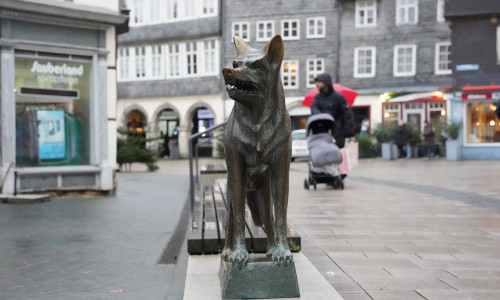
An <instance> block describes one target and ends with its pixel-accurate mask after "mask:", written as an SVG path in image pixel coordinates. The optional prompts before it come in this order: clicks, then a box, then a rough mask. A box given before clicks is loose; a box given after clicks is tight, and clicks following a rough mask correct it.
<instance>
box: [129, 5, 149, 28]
mask: <svg viewBox="0 0 500 300" xmlns="http://www.w3.org/2000/svg"><path fill="white" fill-rule="evenodd" d="M145 4H146V2H145V0H132V5H131V7H132V11H131V15H132V16H131V20H132V24H136V25H140V24H143V23H144V6H145Z"/></svg>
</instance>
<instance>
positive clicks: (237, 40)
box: [233, 36, 248, 56]
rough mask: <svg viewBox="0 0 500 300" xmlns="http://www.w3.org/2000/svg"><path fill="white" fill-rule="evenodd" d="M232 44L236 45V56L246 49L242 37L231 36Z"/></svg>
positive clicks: (246, 46)
mask: <svg viewBox="0 0 500 300" xmlns="http://www.w3.org/2000/svg"><path fill="white" fill-rule="evenodd" d="M233 41H234V46H235V47H236V56H240V54H242V53H243V52H245V51H247V49H248V44H247V43H245V41H244V40H243V39H241V38H240V37H237V36H233Z"/></svg>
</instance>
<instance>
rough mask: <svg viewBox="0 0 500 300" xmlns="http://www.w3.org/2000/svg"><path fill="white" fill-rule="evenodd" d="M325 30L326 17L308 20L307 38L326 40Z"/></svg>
mask: <svg viewBox="0 0 500 300" xmlns="http://www.w3.org/2000/svg"><path fill="white" fill-rule="evenodd" d="M325 28H326V26H325V17H317V18H309V19H307V38H324V37H325Z"/></svg>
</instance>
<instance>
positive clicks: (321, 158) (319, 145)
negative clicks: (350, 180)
mask: <svg viewBox="0 0 500 300" xmlns="http://www.w3.org/2000/svg"><path fill="white" fill-rule="evenodd" d="M306 131H307V146H308V148H309V176H308V178H306V179H304V188H305V189H306V190H309V186H311V185H312V186H314V189H316V184H318V183H326V184H327V185H331V186H332V187H333V188H334V189H342V190H343V189H344V182H343V181H342V178H341V177H340V174H339V164H340V163H341V162H342V153H341V152H340V149H339V147H338V146H337V145H335V143H334V142H333V135H334V133H335V120H334V119H333V117H332V116H331V115H330V114H326V113H322V114H316V115H312V116H311V117H309V118H308V119H307V122H306Z"/></svg>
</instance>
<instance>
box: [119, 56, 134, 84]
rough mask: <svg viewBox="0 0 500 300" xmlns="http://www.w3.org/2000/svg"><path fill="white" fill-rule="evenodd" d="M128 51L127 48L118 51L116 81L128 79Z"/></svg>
mask: <svg viewBox="0 0 500 300" xmlns="http://www.w3.org/2000/svg"><path fill="white" fill-rule="evenodd" d="M129 51H130V50H129V49H128V48H120V49H118V79H119V80H127V79H130V77H131V76H130V68H129V66H130V52H129Z"/></svg>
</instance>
